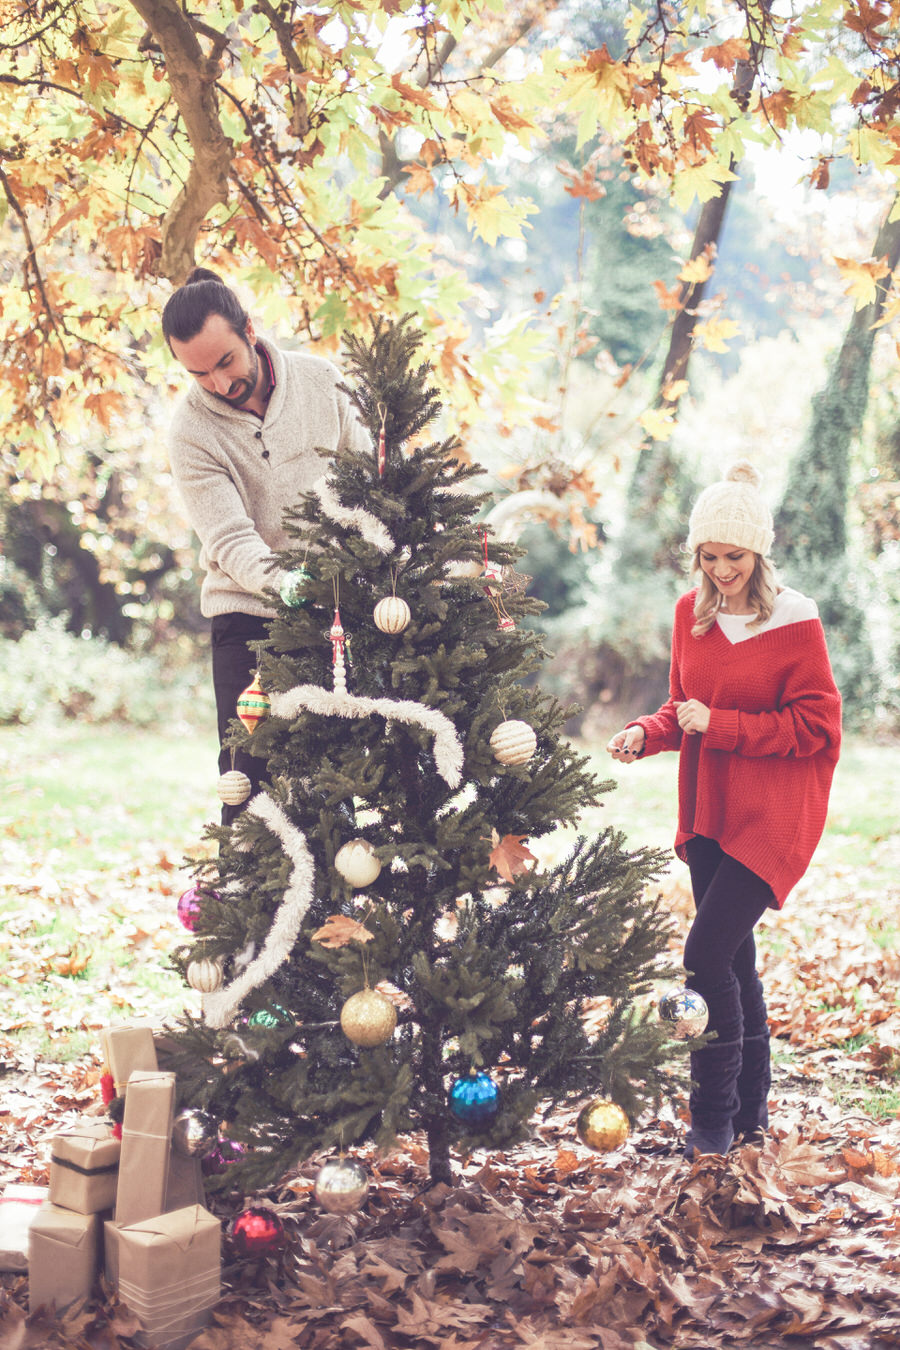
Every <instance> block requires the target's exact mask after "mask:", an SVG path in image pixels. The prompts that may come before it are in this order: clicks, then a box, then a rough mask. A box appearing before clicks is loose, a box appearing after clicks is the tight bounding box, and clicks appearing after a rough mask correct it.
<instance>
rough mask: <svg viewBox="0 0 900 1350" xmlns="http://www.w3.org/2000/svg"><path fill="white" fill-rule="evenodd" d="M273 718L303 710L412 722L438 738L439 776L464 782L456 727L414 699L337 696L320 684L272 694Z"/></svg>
mask: <svg viewBox="0 0 900 1350" xmlns="http://www.w3.org/2000/svg"><path fill="white" fill-rule="evenodd" d="M270 697H271V700H272V715H273V716H274V717H283V718H284V719H285V720H287V721H289V720H290V719H291V718H294V717H297V716H298V714H299V713H300V712H301V710H303V709H306V710H307V711H308V712H311V713H316V714H318V716H320V717H372V716H374V715H375V714H378V715H380V716H381V717H386V718H387V719H388V721H389V722H410V723H412V724H413V726H419V727H423V728H424V729H425V730H426V731H429V732H431V734H432V736H433V737H434V762H435V766H436V768H437V771H438V773H439V774H440V775H441V777H442V778H443V779H444V781H445V783H447V784H448V785H449V786H450V787H452V788H455V787H458V786H459V784H460V781H461V779H462V766H463V748H462V744H461V743H460V739H459V736H458V735H457V734H456V727H455V726H454V725H453V723H452V722H451V721H450V718H449V717H445V716H444V714H443V713H442V712H438V711H437V709H436V708H428V707H426V705H425V704H424V703H414V702H412V701H411V700H408V701H403V702H400V701H399V700H396V699H390V698H358V697H357V696H356V695H355V694H338V693H333V692H332V691H331V690H330V689H322V688H321V687H320V686H319V685H317V684H298V685H297V686H296V687H295V688H294V689H288V690H286V692H285V693H283V694H272V695H271V696H270Z"/></svg>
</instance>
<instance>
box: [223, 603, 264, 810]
mask: <svg viewBox="0 0 900 1350" xmlns="http://www.w3.org/2000/svg"><path fill="white" fill-rule="evenodd" d="M269 623H270V620H269V619H264V618H262V617H260V616H259V615H256V614H238V613H235V614H217V615H216V616H215V617H214V619H213V621H212V668H213V688H214V689H215V694H216V713H217V716H218V723H219V745H220V747H222V748H221V749H220V752H219V773H220V774H222V773H228V771H229V769H232V768H234V769H239V770H240V771H241V773H245V774H246V775H247V777H248V778H249V779H250V782H251V784H252V785H253V790H252V792H251V794H250V796H251V797H252V796H253V795H254V794H255V793H256V792H257V791H258V790H259V786H260V784H261V783H262V782H263V781H264V778H265V769H266V763H265V760H263V759H258V758H257V756H256V755H249V754H247V753H246V752H245V751H243V750H234V751H232V750H230V749H226V748H225V747H224V746H222V742H223V740H224V738H225V736H226V734H227V732H228V728H229V725H230V723H231V721H232V719H233V718H235V717H237V701H238V699H239V698H240V696H241V694H242V693H243V692H244V690H245V689H246V688H247V685H248V684H250V682H251V681H252V679H253V676H254V675H255V673H256V666H257V655H256V652H255V651H253V650H252V648H251V647H250V643H251V642H260V641H262V639H263V638H264V637H266V636H267V630H268V625H269ZM232 757H233V758H234V763H232ZM247 800H248V801H249V800H250V798H249V797H248V798H247ZM244 805H245V803H242V804H241V805H240V806H223V807H222V824H223V825H230V824H231V823H232V822H233V821H234V820H235V818H236V817H237V816H238V815H240V813H241V811H242V810H243V809H244Z"/></svg>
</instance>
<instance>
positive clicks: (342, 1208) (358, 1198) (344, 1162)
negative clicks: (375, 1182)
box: [315, 1158, 369, 1214]
mask: <svg viewBox="0 0 900 1350" xmlns="http://www.w3.org/2000/svg"><path fill="white" fill-rule="evenodd" d="M368 1190H369V1178H368V1177H367V1176H366V1173H365V1170H364V1169H363V1168H362V1167H360V1165H359V1163H358V1162H354V1161H353V1159H352V1158H333V1159H332V1160H331V1162H327V1163H325V1165H324V1166H323V1167H321V1168H320V1169H319V1174H318V1176H317V1177H316V1184H315V1194H316V1199H317V1200H318V1202H319V1204H320V1205H321V1206H322V1208H323V1209H327V1210H328V1213H329V1214H352V1213H353V1211H354V1210H356V1209H359V1207H360V1205H361V1204H362V1203H363V1201H364V1200H365V1198H366V1195H367V1193H368Z"/></svg>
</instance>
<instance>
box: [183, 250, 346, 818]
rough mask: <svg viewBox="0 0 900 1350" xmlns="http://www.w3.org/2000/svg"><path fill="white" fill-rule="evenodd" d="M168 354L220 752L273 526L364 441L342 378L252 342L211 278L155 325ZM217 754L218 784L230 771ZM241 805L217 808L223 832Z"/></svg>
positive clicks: (193, 280) (278, 535) (274, 543)
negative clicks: (176, 384) (177, 379)
mask: <svg viewBox="0 0 900 1350" xmlns="http://www.w3.org/2000/svg"><path fill="white" fill-rule="evenodd" d="M162 327H163V335H164V337H165V339H166V341H167V342H168V344H169V349H170V350H171V352H172V355H173V356H174V357H175V359H176V360H177V361H179V362H180V363H181V365H182V366H184V368H185V370H187V371H188V372H189V374H191V375H192V376H193V377H194V380H193V384H192V385H191V388H190V389H189V390H188V392H187V394H186V395H185V396H184V398H183V399H182V400H181V402H180V404H179V405H178V408H177V410H176V412H175V416H174V419H173V422H172V427H171V432H170V453H171V464H172V472H173V474H174V477H175V481H176V483H177V485H178V488H179V491H180V493H181V495H182V498H183V500H184V503H185V507H186V508H187V513H188V517H189V519H190V521H191V524H192V525H193V527H194V529H195V531H196V532H197V534H198V536H199V538H200V543H201V545H202V547H201V552H200V563H201V566H202V567H203V568H205V570H206V575H205V577H204V580H203V585H202V589H201V596H200V603H201V609H202V612H203V614H204V615H205V616H206V617H207V618H209V619H211V620H212V663H213V686H214V688H215V695H216V710H217V715H218V724H219V743H220V746H221V743H222V741H223V739H224V736H225V733H226V732H227V730H228V725H229V722H230V721H231V720H232V718H234V717H235V716H236V704H237V700H238V697H239V695H240V694H241V692H242V691H243V690H244V689H245V688H246V687H247V685H248V684H250V682H251V680H252V678H253V673H254V671H255V669H256V655H255V653H254V652H253V650H252V649H251V647H250V644H251V643H253V642H258V641H260V639H262V638H264V637H265V636H266V628H267V622H268V620H270V619H271V617H272V610H271V607H270V606H269V605H268V603H267V601H266V599H265V597H264V596H263V594H262V592H263V590H264V588H265V587H273V588H275V589H276V590H277V589H278V586H279V584H280V582H281V580H282V579H283V576H284V573H283V572H281V571H280V570H278V569H277V568H275V569H273V568H272V554H273V552H276V551H278V550H280V549H284V548H287V547H289V546H290V544H291V543H292V541H291V540H290V539H289V537H288V535H287V534H286V533H285V531H284V529H283V527H282V517H283V514H284V512H285V510H286V509H287V507H289V506H293V505H294V504H295V503H296V502H297V500H298V499H299V497H300V495H301V494H302V493H303V492H305V491H307V490H308V489H309V488H311V487H312V485H313V483H314V482H315V481H316V480H317V479H318V478H320V477H321V476H322V474H323V472H324V469H325V465H324V463H323V460H322V457H321V455H319V454H317V453H316V451H317V449H325V450H339V449H344V448H356V449H364V448H366V447H368V446H369V445H370V442H369V438H368V435H367V433H366V432H365V430H364V429H363V427H362V425H361V424H360V422H359V420H358V418H357V416H356V412H355V410H354V409H353V406H352V404H351V403H350V400H349V399H348V398H347V396H346V394H343V393H341V392H340V391H339V390H338V388H337V385H338V383H339V381H340V378H341V376H340V372H339V371H338V370H337V368H336V367H335V366H333V365H332V364H331V362H329V361H325V360H323V359H322V358H321V357H317V356H308V355H304V354H301V353H299V352H286V351H281V350H280V349H279V348H277V347H275V346H274V345H273V344H272V343H271V342H269V341H267V340H265V339H263V338H260V337H259V335H258V334H257V333H256V330H255V328H254V325H253V322H252V320H251V318H250V316H249V314H247V312H246V310H245V309H244V307H243V305H242V304H241V302H240V301H239V299H238V297H237V295H236V294H235V293H234V291H232V290H230V289H229V287H227V286H226V285H225V284H224V283H223V282H222V281H221V280H220V279H219V278H218V277H217V276H216V274H215V273H214V272H210V271H208V270H207V269H206V268H202V267H197V268H195V269H194V270H193V271H192V272H191V274H190V276H189V277H188V278H187V281H186V282H185V283H184V285H183V286H181V287H179V289H178V290H177V291H175V292H174V293H173V294H172V296H171V297H170V298H169V300H168V302H167V304H166V307H165V309H164V310H163V316H162ZM231 759H232V752H231V751H230V750H227V749H224V748H222V749H221V750H220V754H219V770H220V773H226V772H227V771H228V770H229V769H230V768H232V762H231ZM235 761H236V762H235V764H234V767H235V768H238V769H240V770H241V771H242V772H244V773H246V774H247V776H248V778H249V779H250V781H251V784H252V785H253V790H254V791H255V790H256V789H257V787H258V786H259V783H260V781H261V778H262V772H263V765H262V761H261V760H259V759H257V758H255V757H254V756H252V755H247V754H238V755H237V756H236V757H235ZM241 809H242V807H240V806H226V807H224V809H223V811H222V823H223V824H226V825H227V824H230V823H231V822H232V820H233V819H234V818H235V816H236V815H237V814H238V813H239V812H240V811H241Z"/></svg>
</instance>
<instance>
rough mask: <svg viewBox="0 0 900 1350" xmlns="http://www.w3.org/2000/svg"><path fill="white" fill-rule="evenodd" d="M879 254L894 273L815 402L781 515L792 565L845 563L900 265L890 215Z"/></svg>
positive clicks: (897, 226)
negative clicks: (880, 328)
mask: <svg viewBox="0 0 900 1350" xmlns="http://www.w3.org/2000/svg"><path fill="white" fill-rule="evenodd" d="M898 201H900V197H898V198H895V200H894V202H893V203H892V208H891V209H892V210H893V208H894V206H895V205H896V204H897V202H898ZM873 256H874V257H875V258H882V259H884V260H885V262H886V263H887V266H888V269H889V270H888V273H887V275H886V276H884V277H882V278H881V280H880V281H879V282H878V283H877V287H876V297H875V299H874V300H873V302H872V303H871V304H870V305H866V306H865V307H864V308H863V309H858V310H856V311H855V313H854V314H853V317H852V318H851V320H850V323H849V324H848V326H847V331H846V333H845V335H844V340H843V342H842V343H841V346H840V349H839V351H838V353H837V356H836V357H835V360H834V364H833V365H832V368H831V373H830V375H829V377H828V381H827V383H826V385H825V387H824V389H822V390H821V391H820V393H818V394H817V395H816V396H815V398H814V399H813V405H812V416H811V418H810V425H809V430H808V432H807V435H806V439H805V442H804V445H803V447H802V448H801V450H800V452H799V454H798V455H797V456H796V458H795V460H794V461H793V463H792V465H791V469H790V473H789V475H788V482H787V487H786V489H785V493H784V498H783V500H782V503H781V507H780V509H779V511H778V514H777V517H776V521H775V528H776V536H777V539H778V553H779V558H780V559H781V560H782V562H783V563H785V564H787V565H789V566H792V567H800V568H805V567H806V565H807V564H808V563H810V562H816V563H820V562H822V561H823V560H824V559H826V558H827V559H830V560H831V562H832V564H833V563H834V562H835V561H842V560H843V556H844V552H845V549H846V546H847V504H848V497H849V491H850V459H851V455H852V451H853V444H854V442H855V440H856V437H857V436H858V435H859V430H860V427H861V426H862V421H863V418H864V416H865V412H866V407H867V405H868V401H869V379H870V372H871V365H872V351H873V348H874V346H875V335H876V330H875V325H876V324H877V323H878V320H879V319H880V318H881V315H882V313H883V312H884V306H885V301H886V299H887V295H888V292H889V291H890V288H891V280H892V276H893V273H894V271H895V270H896V268H897V265H898V263H900V219H896V220H891V211H888V213H887V216H886V217H885V219H884V221H883V222H882V225H881V228H880V229H879V231H878V235H877V238H876V240H875V244H874V246H873Z"/></svg>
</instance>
